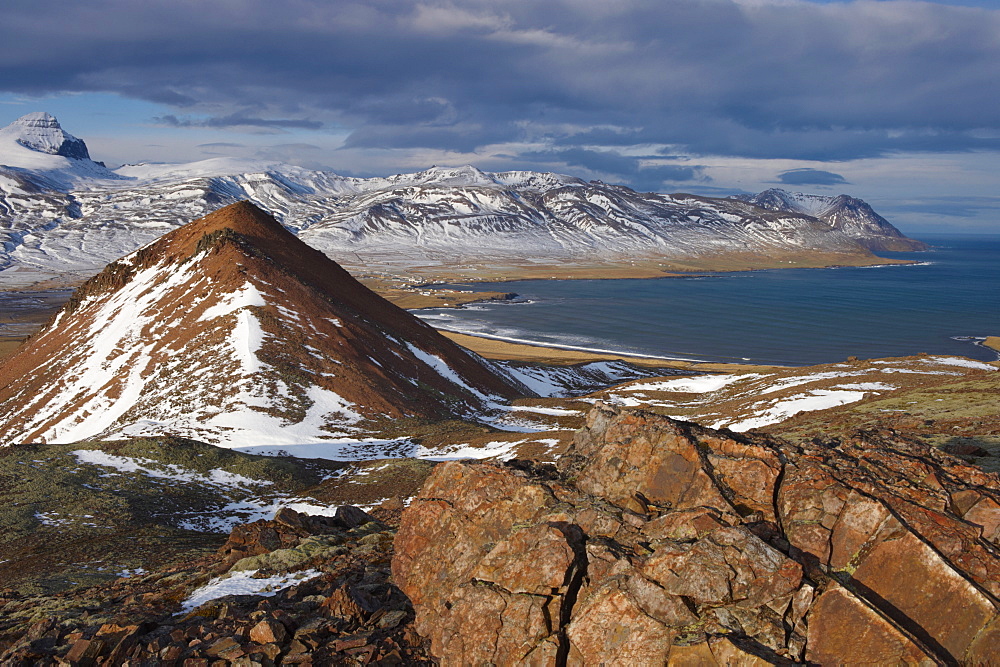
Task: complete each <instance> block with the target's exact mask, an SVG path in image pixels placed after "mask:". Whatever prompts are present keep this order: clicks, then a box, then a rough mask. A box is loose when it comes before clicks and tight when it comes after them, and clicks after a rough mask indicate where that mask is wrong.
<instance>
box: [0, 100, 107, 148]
mask: <svg viewBox="0 0 1000 667" xmlns="http://www.w3.org/2000/svg"><path fill="white" fill-rule="evenodd" d="M0 132H2V133H3V134H6V135H8V136H12V137H13V139H14V140H15V141H16V142H17V143H18V144H20V145H21V146H23V147H25V148H28V149H30V150H33V151H37V152H39V153H48V154H49V155H61V156H63V157H68V158H73V159H76V160H89V159H90V152H89V151H88V150H87V144H86V143H84V141H83V139H79V138H77V137H74V136H73V135H72V134H70V133H68V132H66V131H65V130H63V129H62V126H61V125H60V124H59V121H58V120H57V119H56V117H55V116H53V115H52V114H50V113H46V112H44V111H35V112H33V113H29V114H25V115H23V116H21V117H20V118H18V119H17V120H15V121H14V122H13V123H11V124H10V125H8V126H7V127H5V128H3V129H2V130H0Z"/></svg>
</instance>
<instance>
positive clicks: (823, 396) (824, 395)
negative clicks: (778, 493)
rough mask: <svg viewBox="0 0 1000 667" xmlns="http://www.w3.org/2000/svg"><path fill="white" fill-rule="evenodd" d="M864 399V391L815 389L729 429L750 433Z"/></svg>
mask: <svg viewBox="0 0 1000 667" xmlns="http://www.w3.org/2000/svg"><path fill="white" fill-rule="evenodd" d="M864 397H865V392H863V391H838V390H834V389H814V390H813V391H811V392H810V393H809V394H800V395H798V396H793V397H791V398H788V399H785V400H782V401H778V402H777V403H775V404H774V405H772V406H771V407H769V408H767V409H766V410H765V411H764V412H763V413H761V414H759V415H758V416H756V417H751V418H750V419H744V420H742V421H738V422H735V423H732V424H729V425H728V428H729V430H730V431H736V432H737V433H741V432H743V431H749V430H750V429H752V428H760V427H761V426H769V425H771V424H777V423H779V422H783V421H785V420H786V419H788V418H789V417H791V416H793V415H797V414H798V413H800V412H809V411H814V410H826V409H828V408H835V407H837V406H838V405H846V404H848V403H855V402H857V401H860V400H861V399H862V398H864ZM723 426H726V423H725V421H723V422H719V423H718V424H713V425H712V427H713V428H722V427H723Z"/></svg>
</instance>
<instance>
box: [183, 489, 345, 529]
mask: <svg viewBox="0 0 1000 667" xmlns="http://www.w3.org/2000/svg"><path fill="white" fill-rule="evenodd" d="M285 507H287V508H289V509H293V510H295V511H296V512H299V513H300V514H309V515H311V516H334V515H336V513H337V508H338V507H339V505H324V504H321V503H319V501H317V500H316V499H315V498H289V497H272V498H244V499H242V500H237V501H233V502H230V503H227V504H226V505H223V506H222V507H217V508H214V509H211V510H208V511H205V512H195V513H187V514H185V515H183V516H185V517H186V518H184V519H182V520H181V521H180V522H178V524H177V527H178V528H183V529H184V530H194V531H197V532H199V533H223V534H225V533H229V532H231V531H232V529H233V528H234V527H236V526H238V525H240V524H244V523H251V522H253V521H259V520H261V519H273V518H274V515H275V514H277V512H278V510H280V509H283V508H285Z"/></svg>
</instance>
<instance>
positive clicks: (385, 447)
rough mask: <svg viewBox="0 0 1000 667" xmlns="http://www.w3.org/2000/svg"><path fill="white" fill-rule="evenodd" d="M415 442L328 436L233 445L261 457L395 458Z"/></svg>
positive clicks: (406, 451)
mask: <svg viewBox="0 0 1000 667" xmlns="http://www.w3.org/2000/svg"><path fill="white" fill-rule="evenodd" d="M414 448H415V445H414V443H413V440H412V439H410V438H409V437H401V438H391V439H381V438H331V439H330V440H329V441H327V442H316V441H310V442H300V443H282V444H276V445H244V446H238V447H233V449H235V450H236V451H238V452H243V453H245V454H258V455H260V456H294V457H295V458H300V459H326V460H328V461H365V460H370V459H395V458H404V457H407V456H410V452H412V451H413V449H414Z"/></svg>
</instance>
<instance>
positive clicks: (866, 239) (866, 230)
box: [734, 188, 927, 252]
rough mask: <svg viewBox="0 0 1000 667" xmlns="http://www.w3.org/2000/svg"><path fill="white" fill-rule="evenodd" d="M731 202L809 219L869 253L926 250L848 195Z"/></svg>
mask: <svg viewBox="0 0 1000 667" xmlns="http://www.w3.org/2000/svg"><path fill="white" fill-rule="evenodd" d="M734 199H739V200H741V201H746V202H749V203H751V204H754V205H755V206H759V207H761V208H766V209H767V210H769V211H779V212H787V213H801V214H803V215H809V216H812V217H814V218H817V219H819V220H822V221H823V222H825V223H827V224H828V225H830V227H832V228H833V229H838V230H840V231H842V232H844V233H846V234H847V235H849V236H851V237H852V238H854V239H857V240H858V242H859V243H861V244H862V245H864V246H865V247H866V248H868V249H869V250H871V251H873V252H886V251H888V252H907V251H911V250H926V249H927V244H926V243H923V242H921V241H917V240H915V239H911V238H907V237H905V236H903V234H902V233H901V232H900V231H899V230H898V229H896V228H895V227H893V226H892V224H891V223H890V222H889V221H888V220H886V219H885V218H883V217H882V216H881V215H879V214H878V213H876V212H875V211H874V210H873V209H872V207H871V206H870V205H869V204H868V203H867V202H865V201H863V200H861V199H857V198H855V197H851V196H849V195H837V196H835V197H826V196H823V195H810V194H804V193H802V192H788V191H786V190H782V189H780V188H771V189H770V190H764V191H763V192H760V193H757V194H755V195H738V196H736V197H734Z"/></svg>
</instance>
